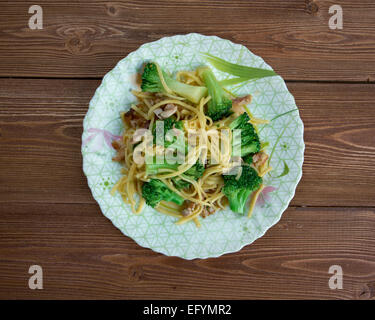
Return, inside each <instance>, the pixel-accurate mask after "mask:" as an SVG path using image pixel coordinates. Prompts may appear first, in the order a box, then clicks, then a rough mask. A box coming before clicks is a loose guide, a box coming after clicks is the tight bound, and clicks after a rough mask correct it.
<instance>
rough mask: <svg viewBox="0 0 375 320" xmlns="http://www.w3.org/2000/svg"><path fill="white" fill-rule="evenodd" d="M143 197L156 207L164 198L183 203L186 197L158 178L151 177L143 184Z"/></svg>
mask: <svg viewBox="0 0 375 320" xmlns="http://www.w3.org/2000/svg"><path fill="white" fill-rule="evenodd" d="M142 197H143V198H144V199H145V201H146V203H147V204H148V205H149V206H151V207H153V208H154V207H156V206H157V205H158V203H159V202H160V201H162V200H164V201H172V202H174V203H177V204H178V205H182V204H183V202H184V199H183V198H182V197H180V196H179V195H178V194H176V193H174V192H173V191H172V190H170V189H169V188H168V187H167V186H166V185H165V184H164V183H163V182H161V181H160V180H158V179H151V180H150V182H145V183H144V184H143V186H142Z"/></svg>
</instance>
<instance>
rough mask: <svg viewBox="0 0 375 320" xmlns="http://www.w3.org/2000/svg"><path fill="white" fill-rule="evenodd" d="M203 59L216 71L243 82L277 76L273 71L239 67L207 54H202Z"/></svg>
mask: <svg viewBox="0 0 375 320" xmlns="http://www.w3.org/2000/svg"><path fill="white" fill-rule="evenodd" d="M204 58H205V59H206V60H207V61H208V62H209V63H211V65H212V66H213V67H214V68H216V69H217V70H220V71H223V72H226V73H229V74H231V75H233V76H236V77H240V78H242V79H245V80H244V81H246V80H250V79H260V78H265V77H272V76H277V73H276V72H275V71H273V70H267V69H261V68H253V67H247V66H241V65H239V64H235V63H231V62H228V61H225V60H223V59H220V58H219V57H216V56H213V55H212V54H209V53H204Z"/></svg>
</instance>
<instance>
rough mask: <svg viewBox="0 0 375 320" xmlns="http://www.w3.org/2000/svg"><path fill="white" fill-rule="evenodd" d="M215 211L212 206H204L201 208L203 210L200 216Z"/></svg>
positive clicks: (205, 215) (203, 216)
mask: <svg viewBox="0 0 375 320" xmlns="http://www.w3.org/2000/svg"><path fill="white" fill-rule="evenodd" d="M215 212H216V210H215V209H214V208H212V207H208V206H205V207H204V208H203V211H202V212H201V216H202V218H206V217H208V216H209V215H211V214H214V213H215Z"/></svg>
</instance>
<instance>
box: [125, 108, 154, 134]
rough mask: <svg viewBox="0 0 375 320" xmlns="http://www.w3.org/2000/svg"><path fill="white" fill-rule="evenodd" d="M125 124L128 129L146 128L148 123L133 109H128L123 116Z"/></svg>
mask: <svg viewBox="0 0 375 320" xmlns="http://www.w3.org/2000/svg"><path fill="white" fill-rule="evenodd" d="M124 121H125V124H126V125H127V126H128V127H130V128H146V129H147V128H148V126H149V124H150V121H149V120H146V119H145V118H143V117H142V116H141V115H140V114H138V113H137V112H136V111H135V110H134V109H130V110H129V111H128V112H127V113H125V115H124Z"/></svg>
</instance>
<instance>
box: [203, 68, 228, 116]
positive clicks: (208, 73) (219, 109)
mask: <svg viewBox="0 0 375 320" xmlns="http://www.w3.org/2000/svg"><path fill="white" fill-rule="evenodd" d="M198 74H199V76H200V77H201V78H202V79H203V81H204V83H205V85H206V87H207V89H208V94H209V95H210V96H211V100H210V101H208V107H207V115H208V116H209V117H210V118H211V119H212V120H213V121H218V120H220V119H222V118H225V117H228V116H230V115H231V114H232V111H231V108H232V100H231V99H230V98H228V96H227V94H226V92H225V91H224V90H223V88H222V87H221V85H220V83H219V82H218V81H217V79H216V78H215V75H214V74H213V72H212V70H211V69H210V68H209V67H201V68H198Z"/></svg>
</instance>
